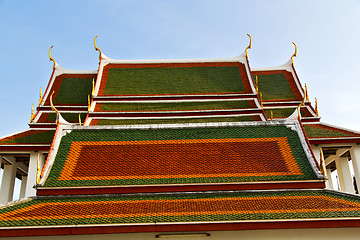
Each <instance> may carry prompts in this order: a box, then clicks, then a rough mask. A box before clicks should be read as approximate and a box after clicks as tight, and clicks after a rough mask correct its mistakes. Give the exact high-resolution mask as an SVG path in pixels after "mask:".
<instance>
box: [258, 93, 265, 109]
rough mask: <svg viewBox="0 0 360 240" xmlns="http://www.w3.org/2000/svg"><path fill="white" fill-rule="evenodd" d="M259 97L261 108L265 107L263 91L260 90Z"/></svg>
mask: <svg viewBox="0 0 360 240" xmlns="http://www.w3.org/2000/svg"><path fill="white" fill-rule="evenodd" d="M259 97H260V105H261V108H264V106H263V100H262V92H260V94H259Z"/></svg>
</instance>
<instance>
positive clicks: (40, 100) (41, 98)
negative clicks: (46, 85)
mask: <svg viewBox="0 0 360 240" xmlns="http://www.w3.org/2000/svg"><path fill="white" fill-rule="evenodd" d="M42 100H43V97H42V92H41V88H40V98H39V106H40V104H41V102H42Z"/></svg>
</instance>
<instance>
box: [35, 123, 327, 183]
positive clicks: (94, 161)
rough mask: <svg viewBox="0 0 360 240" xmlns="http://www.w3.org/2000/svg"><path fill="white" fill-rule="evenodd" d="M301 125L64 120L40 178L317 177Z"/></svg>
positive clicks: (132, 180) (63, 180) (196, 180)
mask: <svg viewBox="0 0 360 240" xmlns="http://www.w3.org/2000/svg"><path fill="white" fill-rule="evenodd" d="M300 128H301V127H300V125H299V123H298V122H291V123H287V124H284V123H279V122H278V123H275V122H273V123H261V122H260V123H249V122H248V123H243V124H242V123H214V124H210V123H209V124H190V125H180V124H179V125H150V126H144V125H143V126H133V127H132V128H131V127H130V126H124V127H114V128H113V127H71V126H70V127H63V128H62V130H59V133H58V135H57V136H56V139H55V144H56V146H55V148H54V152H52V153H51V156H52V157H51V158H50V159H49V161H48V163H47V166H46V167H47V170H46V171H47V172H46V173H45V176H46V177H45V178H44V179H43V180H42V184H43V186H44V187H75V186H76V187H79V186H113V185H154V184H155V185H156V184H186V183H229V182H254V181H293V180H319V179H321V178H320V176H319V174H318V169H317V166H315V161H314V159H313V156H312V155H311V153H310V150H309V147H308V146H307V144H306V141H305V138H304V136H302V137H301V136H300V137H299V135H300V134H301V133H299V132H300V131H301V130H300ZM260 146H261V147H260ZM47 174H48V175H47Z"/></svg>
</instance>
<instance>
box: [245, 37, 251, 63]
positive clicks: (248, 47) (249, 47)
mask: <svg viewBox="0 0 360 240" xmlns="http://www.w3.org/2000/svg"><path fill="white" fill-rule="evenodd" d="M247 35H248V36H249V38H250V43H249V46H247V48H246V49H245V53H246V57H247V58H248V57H249V56H248V53H247V50H248V49H251V36H250V34H247Z"/></svg>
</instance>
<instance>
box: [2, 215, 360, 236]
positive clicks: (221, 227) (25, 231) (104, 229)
mask: <svg viewBox="0 0 360 240" xmlns="http://www.w3.org/2000/svg"><path fill="white" fill-rule="evenodd" d="M340 227H360V220H359V219H336V220H333V219H319V220H318V219H312V220H304V219H299V220H294V221H271V220H267V221H262V222H260V221H258V222H256V221H251V222H231V221H229V222H221V223H208V222H206V223H187V224H184V223H178V224H175V223H171V224H166V223H156V224H151V225H135V224H134V225H130V224H129V225H118V226H111V225H110V224H109V225H108V226H94V225H92V226H77V227H75V226H70V227H45V228H36V227H34V228H17V229H1V231H0V237H18V236H49V235H80V234H106V233H141V232H192V231H231V230H260V229H298V228H340Z"/></svg>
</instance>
